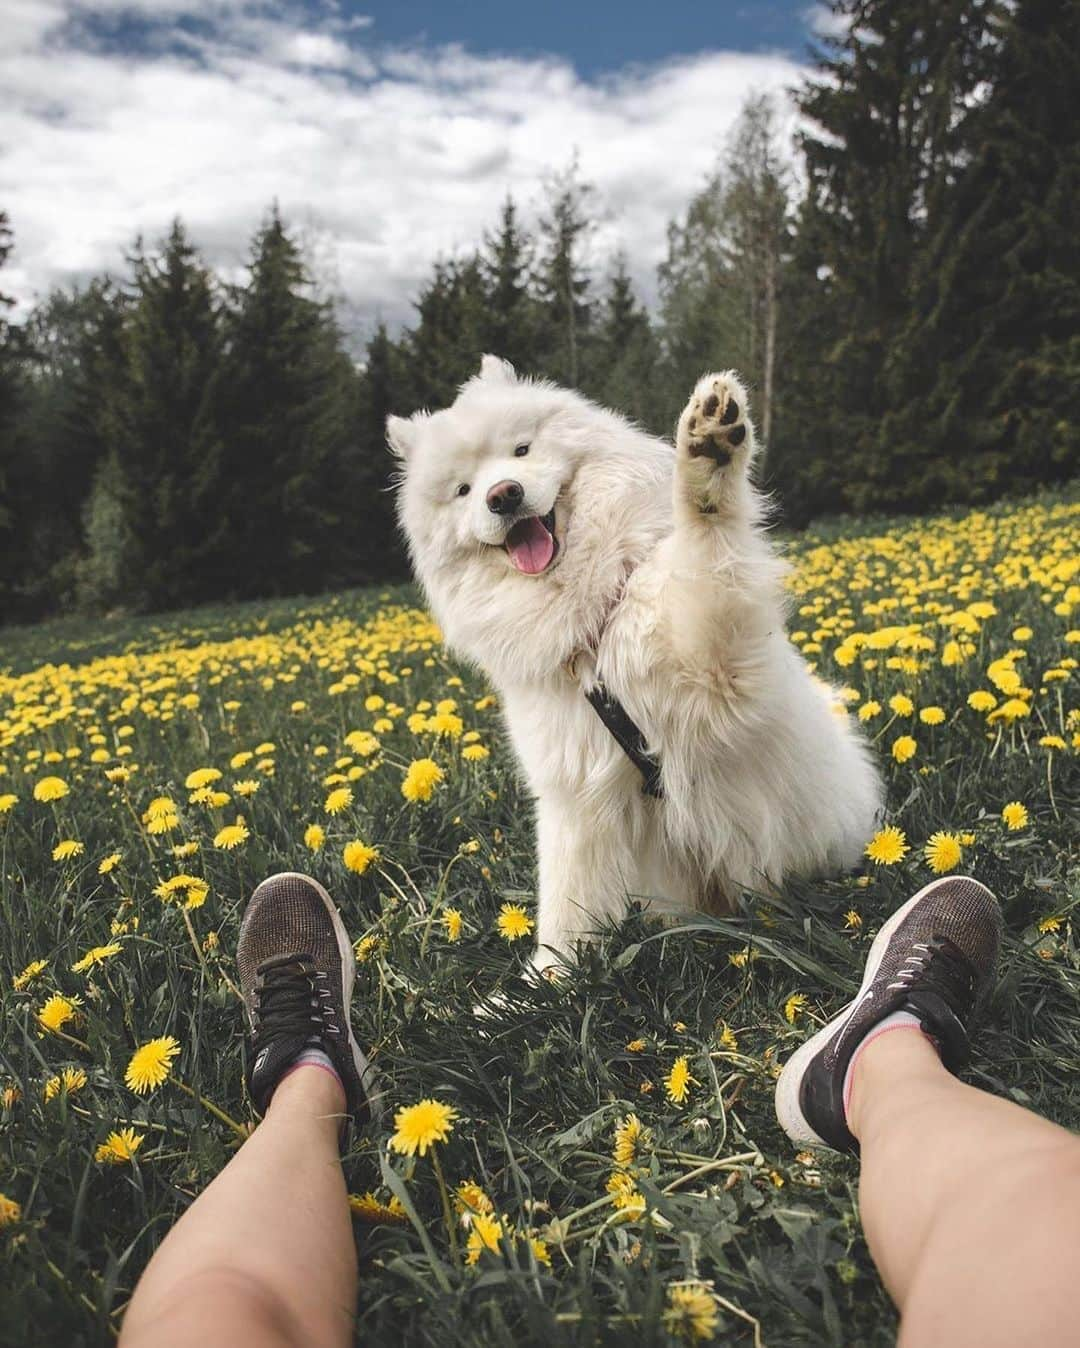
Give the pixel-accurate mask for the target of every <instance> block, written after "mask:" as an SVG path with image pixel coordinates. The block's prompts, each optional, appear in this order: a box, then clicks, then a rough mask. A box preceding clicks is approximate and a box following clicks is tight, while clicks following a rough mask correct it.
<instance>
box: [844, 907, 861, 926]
mask: <svg viewBox="0 0 1080 1348" xmlns="http://www.w3.org/2000/svg"><path fill="white" fill-rule="evenodd" d="M844 926H845V927H847V929H848V930H849V931H859V930H861V928H862V914H861V913H860V912H859V910H858V909H857V908H849V909H848V910H847V912H846V913H845V914H844Z"/></svg>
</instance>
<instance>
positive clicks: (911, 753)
mask: <svg viewBox="0 0 1080 1348" xmlns="http://www.w3.org/2000/svg"><path fill="white" fill-rule="evenodd" d="M917 748H918V745H917V744H916V743H915V741H914V740H913V739H912V738H911V736H910V735H900V736H899V737H898V738H897V739H895V740H893V746H892V756H893V758H895V759H896V761H897V762H898V763H906V762H907V761H908V760H909V759H911V758H914V757H915V750H916V749H917Z"/></svg>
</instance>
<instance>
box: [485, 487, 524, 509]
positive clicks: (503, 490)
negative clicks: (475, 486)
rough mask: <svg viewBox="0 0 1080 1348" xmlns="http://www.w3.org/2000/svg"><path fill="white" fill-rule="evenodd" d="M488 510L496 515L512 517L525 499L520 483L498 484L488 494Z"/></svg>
mask: <svg viewBox="0 0 1080 1348" xmlns="http://www.w3.org/2000/svg"><path fill="white" fill-rule="evenodd" d="M486 499H487V508H488V509H489V510H490V511H491V512H492V513H493V514H495V515H512V514H513V513H514V511H515V510H517V508H518V506H520V505H521V503H522V501H524V499H525V488H524V487H523V486H522V485H521V483H520V482H513V481H510V480H507V481H506V482H496V483H495V485H494V487H492V488H491V490H490V491H489V492H488V494H487V497H486Z"/></svg>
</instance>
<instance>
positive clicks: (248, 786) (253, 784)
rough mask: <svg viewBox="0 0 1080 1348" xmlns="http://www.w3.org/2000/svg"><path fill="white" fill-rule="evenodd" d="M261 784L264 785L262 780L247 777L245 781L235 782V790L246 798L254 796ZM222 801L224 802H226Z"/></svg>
mask: <svg viewBox="0 0 1080 1348" xmlns="http://www.w3.org/2000/svg"><path fill="white" fill-rule="evenodd" d="M260 786H262V782H260V781H258V780H256V778H254V777H246V778H245V779H244V780H243V781H240V782H234V783H233V790H234V791H235V792H236V794H237V795H238V796H244V797H245V798H246V797H248V796H253V795H254V794H255V792H256V791H258V789H259V787H260ZM221 794H222V795H224V794H225V793H224V792H221ZM222 803H223V804H224V803H225V802H222Z"/></svg>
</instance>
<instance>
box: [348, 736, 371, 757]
mask: <svg viewBox="0 0 1080 1348" xmlns="http://www.w3.org/2000/svg"><path fill="white" fill-rule="evenodd" d="M345 743H346V744H347V745H348V746H349V748H350V749H351V750H352V751H353V753H354V754H359V755H360V757H361V758H370V757H371V755H372V754H374V753H377V752H378V749H379V741H378V738H377V737H376V736H375V735H372V734H371V732H370V731H367V730H353V731H351V732H350V733H349V734H348V735H346V736H345Z"/></svg>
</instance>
